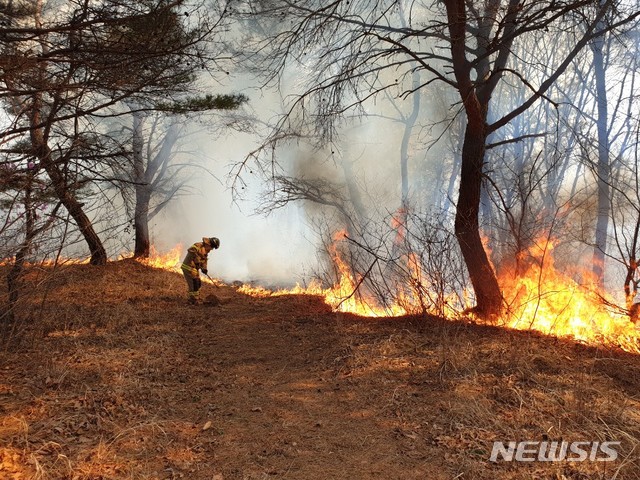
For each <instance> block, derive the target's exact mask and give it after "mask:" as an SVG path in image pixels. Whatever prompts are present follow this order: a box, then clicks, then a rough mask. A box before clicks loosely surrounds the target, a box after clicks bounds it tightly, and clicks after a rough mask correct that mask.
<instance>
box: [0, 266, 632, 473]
mask: <svg viewBox="0 0 640 480" xmlns="http://www.w3.org/2000/svg"><path fill="white" fill-rule="evenodd" d="M34 282H35V279H34ZM183 284H184V282H183V279H182V277H181V276H180V275H179V274H175V273H171V272H167V271H163V270H156V269H152V268H149V267H145V266H142V265H140V264H138V263H136V262H133V261H122V262H115V263H111V264H109V265H107V266H105V267H90V266H86V265H78V266H73V267H69V268H65V269H63V270H62V271H60V272H59V273H58V274H56V275H55V276H52V277H50V278H48V279H46V281H44V282H41V288H40V290H39V292H40V293H38V295H36V296H34V297H33V298H32V299H31V302H32V303H31V304H30V305H25V306H24V307H23V308H24V310H23V312H22V315H23V316H24V315H26V314H27V312H28V308H29V307H30V306H35V305H37V306H42V308H43V311H42V312H41V313H42V315H41V317H40V318H39V319H37V321H35V320H34V321H33V323H31V324H30V325H28V326H27V328H26V331H25V332H24V335H23V339H22V342H21V343H20V345H19V346H18V347H14V348H13V349H12V350H9V351H6V352H4V353H0V479H12V480H13V479H16V480H17V479H77V480H83V479H86V480H89V479H91V480H98V479H104V480H106V479H173V478H184V479H190V480H201V479H202V480H204V479H207V480H211V479H215V480H223V479H252V480H253V479H266V478H269V479H284V478H287V479H301V480H302V479H306V480H316V479H317V480H327V479H384V480H388V479H403V480H410V479H416V480H417V479H420V480H424V479H429V480H434V479H454V478H455V479H481V480H482V479H487V480H495V479H537V478H538V479H550V478H552V479H565V478H566V479H601V478H618V479H636V478H640V445H638V443H639V441H640V408H639V407H640V357H638V356H634V355H631V354H626V353H623V352H618V351H612V350H608V351H605V350H597V349H594V348H588V347H585V346H581V345H576V344H573V343H570V342H564V341H560V340H555V339H550V338H544V337H541V336H538V335H533V334H527V333H523V332H513V331H505V330H501V329H497V328H489V327H480V326H477V325H473V324H468V323H463V322H449V321H442V320H439V319H433V318H396V319H385V320H372V319H363V318H358V317H355V316H351V315H346V314H335V313H332V312H331V311H330V309H329V308H328V307H327V306H326V305H325V304H324V303H323V302H322V301H321V300H320V299H318V298H314V297H307V296H282V297H271V298H252V297H248V296H246V295H243V294H240V293H239V292H237V291H236V290H235V289H234V288H232V287H230V286H220V287H215V286H213V285H209V284H206V285H205V286H204V287H203V293H204V294H205V296H206V295H207V294H215V295H216V297H217V298H219V299H220V300H221V301H222V304H220V305H218V306H212V305H203V306H197V307H193V306H188V305H186V302H185V291H184V290H185V287H184V285H183ZM543 439H544V440H546V439H548V440H561V439H563V440H568V441H573V440H583V441H596V440H597V441H604V440H614V441H620V442H621V445H620V446H619V448H618V453H619V458H618V460H617V461H614V462H598V461H585V462H568V461H561V462H537V461H535V462H527V463H518V462H506V461H502V460H500V461H498V462H494V463H492V462H490V461H489V456H490V454H491V450H492V445H493V442H494V441H504V442H507V441H518V440H531V441H535V440H543Z"/></svg>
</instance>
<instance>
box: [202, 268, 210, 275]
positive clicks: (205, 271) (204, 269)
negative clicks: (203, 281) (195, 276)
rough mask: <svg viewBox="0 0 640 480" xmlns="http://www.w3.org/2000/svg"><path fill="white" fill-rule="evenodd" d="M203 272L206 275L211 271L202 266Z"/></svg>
mask: <svg viewBox="0 0 640 480" xmlns="http://www.w3.org/2000/svg"><path fill="white" fill-rule="evenodd" d="M201 270H202V273H204V274H205V275H206V274H207V273H208V272H209V270H207V269H206V268H202V269H201Z"/></svg>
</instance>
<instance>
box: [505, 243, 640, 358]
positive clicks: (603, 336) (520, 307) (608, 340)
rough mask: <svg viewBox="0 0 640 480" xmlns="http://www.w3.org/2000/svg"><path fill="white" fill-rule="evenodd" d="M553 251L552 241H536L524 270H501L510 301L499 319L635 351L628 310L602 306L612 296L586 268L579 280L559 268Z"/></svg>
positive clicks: (637, 343)
mask: <svg viewBox="0 0 640 480" xmlns="http://www.w3.org/2000/svg"><path fill="white" fill-rule="evenodd" d="M553 250H554V244H553V242H552V241H547V240H543V241H541V242H538V243H536V245H534V246H533V247H532V248H531V249H529V252H528V253H529V254H530V255H531V257H532V258H533V259H534V261H533V262H530V264H529V265H528V266H527V268H526V269H525V271H524V273H523V274H521V275H518V276H512V275H508V274H506V275H501V278H500V282H501V286H502V290H503V293H504V295H505V299H506V301H507V304H508V306H509V309H508V313H507V314H506V315H505V318H504V319H503V321H504V324H505V325H506V326H508V327H510V328H514V329H518V330H536V331H539V332H542V333H544V334H546V335H554V336H558V337H569V338H572V339H575V340H577V341H581V342H585V343H588V344H591V345H608V346H619V347H621V348H623V349H624V350H627V351H630V352H635V353H640V335H639V332H638V330H637V329H636V326H635V325H634V324H633V323H632V322H630V321H629V317H628V315H626V314H625V312H624V311H623V310H621V309H619V311H618V312H616V311H613V309H611V308H608V307H607V305H615V301H614V300H613V299H610V298H606V297H607V296H606V295H604V294H603V293H601V292H598V290H597V289H596V287H595V285H596V283H595V281H592V280H590V277H591V275H590V273H589V272H581V276H582V277H583V278H586V279H587V280H586V281H584V283H583V284H579V283H578V282H576V281H575V280H574V279H573V278H571V276H570V275H568V274H566V273H562V272H560V271H559V270H558V269H557V268H556V267H555V265H554V259H553Z"/></svg>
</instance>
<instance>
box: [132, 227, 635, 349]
mask: <svg viewBox="0 0 640 480" xmlns="http://www.w3.org/2000/svg"><path fill="white" fill-rule="evenodd" d="M343 237H344V232H338V233H337V234H336V235H334V241H333V243H332V244H331V245H330V246H329V253H330V255H331V258H332V261H333V264H334V266H335V268H336V273H337V279H338V280H337V281H336V283H335V284H334V285H333V286H331V287H328V288H327V287H323V286H321V285H320V284H319V283H318V282H313V283H311V284H310V285H309V286H304V287H303V286H300V285H297V286H296V287H294V288H291V289H282V290H276V291H272V290H268V289H265V288H263V287H255V286H250V285H247V284H245V285H242V286H241V287H240V288H239V289H238V291H240V292H241V293H244V294H247V295H252V296H257V297H265V296H279V295H296V294H304V295H314V296H320V297H322V298H323V299H324V301H325V302H326V303H327V304H328V305H329V306H331V307H332V309H333V310H334V311H338V312H347V313H354V314H357V315H360V316H365V317H394V316H402V315H407V314H410V313H415V312H426V311H429V310H430V309H429V306H430V305H433V303H434V302H440V303H442V305H440V306H439V307H438V308H435V309H433V311H436V310H437V311H439V312H441V314H443V315H444V316H446V317H448V318H449V319H451V320H454V319H458V318H460V316H461V310H462V308H453V307H452V305H454V303H455V302H454V301H453V300H449V299H446V298H442V295H441V294H440V295H439V294H438V293H437V292H432V291H429V290H428V286H427V285H425V284H424V282H425V280H424V279H423V274H422V272H423V270H422V266H421V265H420V261H419V258H418V256H417V255H415V254H408V255H406V272H407V274H408V280H407V282H408V283H409V285H404V286H403V288H401V289H398V293H397V294H396V298H395V300H394V302H393V303H391V304H390V305H380V303H379V302H377V301H376V300H375V299H373V298H370V297H366V296H365V295H364V294H363V293H362V292H361V290H362V289H361V288H359V287H360V286H361V283H362V278H359V277H356V276H354V274H353V273H352V269H351V268H350V267H349V265H348V263H347V262H346V261H345V260H344V258H343V257H342V255H341V254H340V251H339V248H338V244H339V242H340V240H341V238H343ZM536 245H537V246H534V247H533V248H531V249H530V250H529V251H528V252H526V253H527V254H528V258H530V259H532V260H531V261H529V262H528V266H527V267H526V268H525V269H524V272H523V273H519V274H517V275H516V274H514V272H513V271H506V272H502V273H501V275H500V278H499V283H500V285H501V288H502V291H503V294H504V298H505V302H506V304H507V309H506V313H505V314H504V316H503V318H501V319H500V320H499V321H498V324H500V325H502V326H504V327H507V328H512V329H517V330H535V331H539V332H541V333H543V334H545V335H553V336H557V337H566V338H571V339H574V340H577V341H580V342H584V343H587V344H590V345H596V346H602V345H607V346H616V347H620V348H622V349H624V350H626V351H629V352H633V353H640V335H639V332H638V329H636V326H635V325H634V324H633V323H632V322H630V321H629V317H628V315H627V314H626V312H625V311H624V310H622V309H618V311H615V310H614V309H613V308H610V307H608V306H607V305H615V302H614V301H613V300H610V299H606V298H605V296H604V295H603V294H602V293H601V292H598V291H597V290H596V289H595V288H594V286H593V285H595V282H583V283H586V285H585V284H578V283H577V282H576V281H575V280H574V279H573V278H572V277H571V276H570V275H568V274H565V273H562V272H560V271H559V270H558V269H557V268H556V267H555V265H554V262H553V249H554V248H553V243H552V242H549V241H548V240H545V241H542V242H540V243H538V244H536ZM181 250H182V246H181V245H178V246H177V247H175V248H174V249H173V250H171V251H170V252H168V253H167V254H164V255H158V254H157V252H153V254H152V256H151V257H150V258H149V259H147V260H145V261H144V263H146V264H147V265H150V266H153V267H156V268H165V269H169V270H174V271H175V270H179V266H180V252H181ZM581 276H582V278H586V277H587V275H585V273H584V272H583V273H581ZM467 293H468V292H462V295H461V297H462V298H467ZM434 299H438V300H434ZM458 303H459V302H458ZM462 307H464V306H462ZM478 321H481V320H479V319H478Z"/></svg>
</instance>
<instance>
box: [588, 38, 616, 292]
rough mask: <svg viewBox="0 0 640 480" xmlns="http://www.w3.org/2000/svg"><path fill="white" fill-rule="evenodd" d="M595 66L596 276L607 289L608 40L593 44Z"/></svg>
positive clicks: (608, 196)
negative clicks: (606, 62)
mask: <svg viewBox="0 0 640 480" xmlns="http://www.w3.org/2000/svg"><path fill="white" fill-rule="evenodd" d="M591 51H592V52H593V66H594V70H595V80H596V103H597V107H598V115H597V127H598V164H597V167H596V172H597V185H598V216H597V219H596V232H595V245H594V247H593V274H594V276H595V278H596V281H597V282H598V286H599V287H600V288H601V289H602V290H604V274H605V272H604V261H605V255H606V252H607V231H608V229H609V210H610V208H609V204H610V201H611V200H610V182H611V178H610V177H611V175H610V165H609V151H610V148H609V133H608V129H607V123H608V117H609V114H608V110H607V86H606V76H605V67H604V38H603V37H602V36H600V37H597V38H596V39H595V40H594V41H593V42H592V43H591Z"/></svg>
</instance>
